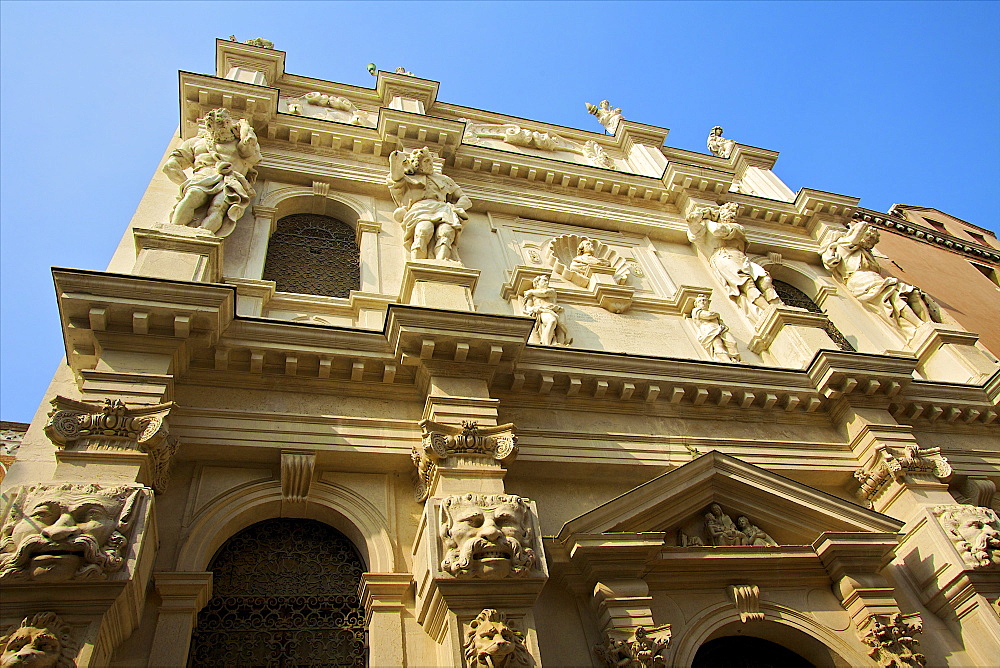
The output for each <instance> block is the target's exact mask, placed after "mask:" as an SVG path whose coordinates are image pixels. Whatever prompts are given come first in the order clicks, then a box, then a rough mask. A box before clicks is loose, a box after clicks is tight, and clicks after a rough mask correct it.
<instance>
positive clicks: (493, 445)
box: [412, 420, 517, 501]
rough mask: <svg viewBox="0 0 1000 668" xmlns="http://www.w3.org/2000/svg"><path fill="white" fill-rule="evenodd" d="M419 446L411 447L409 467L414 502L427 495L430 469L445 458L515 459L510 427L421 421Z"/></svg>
mask: <svg viewBox="0 0 1000 668" xmlns="http://www.w3.org/2000/svg"><path fill="white" fill-rule="evenodd" d="M419 424H420V429H421V439H420V444H419V445H415V446H414V447H413V453H412V459H413V465H414V466H416V467H417V491H416V497H417V501H424V500H425V499H426V498H427V495H428V494H429V492H430V485H431V479H432V478H433V475H434V469H435V468H436V467H437V466H438V465H439V464H440V463H441V462H442V461H443V460H446V459H448V458H449V457H452V456H455V455H462V456H463V457H472V458H482V459H483V460H485V461H497V462H504V463H506V462H510V461H513V460H514V459H515V458H516V457H517V435H516V434H514V425H513V424H510V423H508V424H502V425H497V426H495V427H480V426H479V425H478V423H476V422H475V421H471V420H467V421H464V422H463V423H462V426H461V427H457V426H453V425H446V424H440V423H438V422H434V421H432V420H421V421H420V423H419Z"/></svg>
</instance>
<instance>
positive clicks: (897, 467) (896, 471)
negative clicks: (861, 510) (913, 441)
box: [854, 445, 951, 502]
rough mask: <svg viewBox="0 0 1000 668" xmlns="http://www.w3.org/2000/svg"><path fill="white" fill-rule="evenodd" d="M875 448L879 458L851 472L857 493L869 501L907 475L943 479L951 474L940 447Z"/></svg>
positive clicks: (903, 480)
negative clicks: (856, 481)
mask: <svg viewBox="0 0 1000 668" xmlns="http://www.w3.org/2000/svg"><path fill="white" fill-rule="evenodd" d="M876 449H877V451H878V457H877V458H876V459H875V460H874V461H873V462H872V464H870V465H869V466H868V467H864V468H860V469H858V470H857V471H855V472H854V477H855V478H857V480H858V482H860V483H861V488H860V489H859V490H858V491H857V496H858V498H859V499H862V500H864V501H869V502H870V501H872V500H873V499H874V498H875V497H876V496H878V495H879V494H880V493H881V492H882V491H883V490H884V489H885V488H886V487H887V486H888V485H889V484H890V483H891V482H893V481H895V482H899V483H903V482H905V480H906V478H907V477H908V476H910V477H913V476H919V477H924V478H929V477H933V478H937V479H938V480H944V479H946V478H948V477H949V476H950V475H951V464H949V463H948V460H947V459H946V458H945V457H944V456H943V455H942V454H941V448H926V449H923V448H919V447H917V446H916V445H911V446H906V447H905V448H895V447H890V446H886V445H880V446H878V448H876ZM901 450H902V452H900V451H901Z"/></svg>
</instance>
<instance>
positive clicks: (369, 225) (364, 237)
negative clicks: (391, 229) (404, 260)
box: [355, 220, 382, 292]
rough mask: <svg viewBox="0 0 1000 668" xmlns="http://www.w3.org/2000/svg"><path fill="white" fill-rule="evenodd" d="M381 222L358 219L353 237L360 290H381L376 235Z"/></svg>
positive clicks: (380, 229) (380, 227)
mask: <svg viewBox="0 0 1000 668" xmlns="http://www.w3.org/2000/svg"><path fill="white" fill-rule="evenodd" d="M381 231H382V224H381V223H379V222H376V221H371V220H359V221H358V227H357V232H356V236H355V239H356V241H357V243H358V249H359V254H360V257H359V258H358V259H359V261H360V264H361V292H381V291H382V281H381V273H382V272H381V271H380V265H379V252H378V235H379V233H380V232H381Z"/></svg>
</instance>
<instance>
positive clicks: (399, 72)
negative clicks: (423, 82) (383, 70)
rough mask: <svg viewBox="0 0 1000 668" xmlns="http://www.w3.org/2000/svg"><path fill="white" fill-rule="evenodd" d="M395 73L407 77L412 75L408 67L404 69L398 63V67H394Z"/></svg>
mask: <svg viewBox="0 0 1000 668" xmlns="http://www.w3.org/2000/svg"><path fill="white" fill-rule="evenodd" d="M396 74H405V75H406V76H408V77H412V76H414V74H413V72H410V71H409V70H408V69H406V68H405V67H403V66H402V65H400V66H399V67H397V68H396Z"/></svg>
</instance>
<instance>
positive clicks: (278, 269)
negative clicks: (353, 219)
mask: <svg viewBox="0 0 1000 668" xmlns="http://www.w3.org/2000/svg"><path fill="white" fill-rule="evenodd" d="M359 256H360V252H359V249H358V244H357V242H356V241H355V240H354V230H353V229H352V228H351V226H350V225H348V224H346V223H342V222H341V221H339V220H336V219H335V218H330V217H328V216H320V215H316V214H311V213H298V214H295V215H292V216H285V217H284V218H282V219H281V220H279V221H278V225H277V227H276V229H275V231H274V234H273V235H271V240H270V242H269V243H268V247H267V260H266V261H265V262H264V279H265V280H269V281H274V282H275V283H276V284H277V289H278V290H279V291H281V292H296V293H299V294H305V295H326V296H328V297H350V295H351V290H358V289H360V288H361V271H360V264H359V261H358V258H359Z"/></svg>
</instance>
